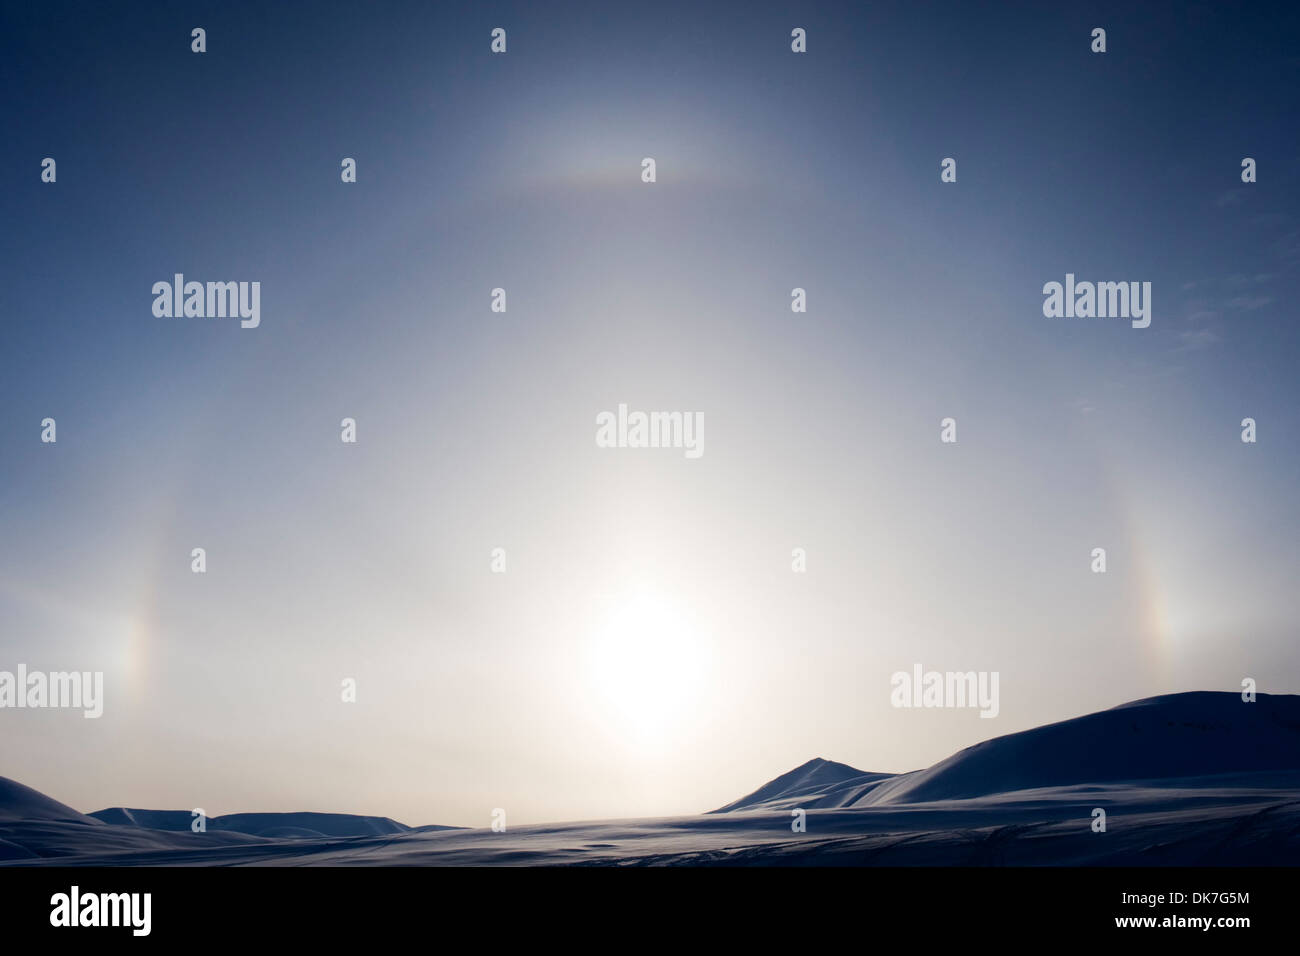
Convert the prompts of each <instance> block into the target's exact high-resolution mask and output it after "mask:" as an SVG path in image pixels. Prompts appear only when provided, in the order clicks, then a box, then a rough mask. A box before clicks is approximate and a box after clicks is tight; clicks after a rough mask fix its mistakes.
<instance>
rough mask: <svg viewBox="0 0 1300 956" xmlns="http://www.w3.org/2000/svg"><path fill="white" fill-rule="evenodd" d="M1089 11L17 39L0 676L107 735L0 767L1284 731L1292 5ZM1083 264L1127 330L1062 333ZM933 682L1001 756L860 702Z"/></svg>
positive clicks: (137, 778)
mask: <svg viewBox="0 0 1300 956" xmlns="http://www.w3.org/2000/svg"><path fill="white" fill-rule="evenodd" d="M1131 6H1132V5H1129V4H1112V5H1096V6H1089V5H1080V4H1071V5H1069V7H1068V8H1064V7H1062V8H1059V9H1058V8H1056V5H1050V6H1049V5H1035V4H1024V5H1021V4H997V5H974V4H961V3H880V4H870V5H867V4H859V3H852V4H850V3H843V4H836V3H816V4H812V3H808V4H798V3H781V4H771V3H755V4H746V5H745V6H744V8H743V11H741V8H740V7H738V6H736V5H731V6H724V5H710V6H709V9H700V5H695V4H680V5H676V4H664V3H656V4H651V5H631V4H608V3H586V4H576V3H548V4H545V5H542V4H523V3H521V4H491V3H483V4H478V3H476V4H416V3H410V4H404V3H384V4H374V5H372V4H336V3H313V4H297V3H294V4H289V3H286V4H275V5H262V4H255V3H240V2H235V3H228V2H223V3H211V4H179V3H177V4H164V5H159V6H158V7H156V8H154V7H148V8H146V6H145V5H128V6H126V7H120V8H114V9H109V8H106V7H103V6H100V5H97V4H85V5H79V4H61V3H51V4H41V5H39V6H28V7H26V8H15V7H14V5H10V6H9V7H7V8H6V9H5V10H4V11H3V13H0V80H2V82H0V116H2V117H3V127H4V130H5V136H4V137H3V140H0V174H2V175H3V178H4V186H3V188H2V189H0V221H3V223H4V228H3V230H0V252H2V253H3V254H2V256H0V262H3V282H0V442H2V445H0V447H2V448H3V456H2V457H0V670H10V671H13V670H14V669H15V668H16V667H17V665H19V664H25V665H26V666H27V668H28V669H29V670H43V671H59V670H79V671H102V672H103V673H104V680H105V691H104V693H105V702H104V713H103V716H102V717H100V718H99V719H93V720H88V719H84V718H83V717H82V716H81V714H80V712H77V711H69V710H58V709H46V710H28V709H24V710H16V709H5V710H0V774H3V775H5V776H9V777H12V778H14V779H17V780H19V781H21V782H23V783H25V784H27V785H29V786H32V787H35V788H36V789H38V790H41V791H43V792H45V793H47V794H49V795H51V796H53V797H55V798H56V799H59V800H61V801H63V802H65V803H68V804H70V805H72V806H75V807H77V808H78V809H81V810H85V811H89V810H94V809H99V808H101V807H105V806H117V805H126V806H134V807H147V808H165V809H181V808H196V807H202V808H203V809H205V810H206V811H207V812H208V813H209V814H219V813H226V812H236V811H272V810H328V811H340V812H354V813H373V814H382V815H388V816H391V817H393V818H395V819H398V820H401V821H403V822H405V823H408V824H413V825H414V824H432V823H438V824H457V825H467V826H485V825H488V824H489V823H490V822H491V814H492V812H493V810H495V809H497V808H501V809H504V810H505V811H506V813H507V814H508V819H509V821H510V822H511V823H528V822H541V821H551V820H578V819H593V818H614V817H632V816H658V815H668V814H677V813H694V812H699V811H703V810H707V809H710V808H713V807H716V806H720V805H722V804H724V803H726V802H729V801H731V800H733V799H735V798H737V797H738V796H740V795H742V794H744V793H747V792H749V791H751V790H753V789H754V788H756V787H757V786H759V785H760V784H761V783H763V782H764V781H766V780H768V779H770V778H772V777H775V776H777V775H778V774H781V773H784V772H785V771H786V770H789V769H790V768H792V767H794V766H795V765H797V764H800V763H802V762H804V761H805V760H808V759H810V758H813V757H818V756H820V757H825V758H827V759H833V760H838V761H842V762H845V763H849V764H852V765H853V766H855V767H858V768H861V769H864V770H871V771H906V770H913V769H918V768H921V767H925V766H928V765H930V764H931V763H933V762H935V761H937V760H940V759H942V758H944V757H946V756H948V755H949V754H951V753H953V752H954V751H956V750H958V749H960V748H962V747H965V746H968V745H970V744H973V743H976V742H977V741H979V740H983V739H988V738H990V737H994V736H998V735H1001V734H1005V733H1012V732H1015V731H1019V730H1024V729H1027V728H1030V727H1033V726H1037V725H1040V724H1043V723H1048V722H1052V721H1056V720H1062V719H1067V718H1070V717H1074V716H1079V715H1082V714H1085V713H1089V712H1092V711H1096V710H1100V709H1105V708H1108V707H1112V706H1115V705H1117V704H1120V703H1123V702H1125V701H1129V700H1134V699H1138V698H1142V697H1149V696H1153V695H1157V694H1164V693H1174V692H1179V691H1187V690H1225V691H1239V690H1240V688H1241V681H1242V680H1243V679H1244V678H1247V677H1251V678H1254V679H1256V680H1257V681H1258V682H1259V690H1260V691H1263V692H1270V693H1300V655H1297V652H1296V639H1297V632H1296V620H1297V609H1298V604H1300V597H1297V593H1296V588H1295V582H1296V580H1297V577H1298V576H1300V574H1298V572H1300V551H1297V549H1296V547H1295V542H1296V539H1297V532H1298V531H1300V504H1298V503H1297V498H1296V494H1295V489H1296V488H1297V486H1298V482H1297V479H1298V478H1300V444H1298V426H1300V420H1298V419H1300V413H1298V411H1297V409H1298V408H1300V402H1298V399H1300V385H1298V384H1297V375H1296V359H1297V357H1298V356H1300V332H1297V328H1296V324H1295V321H1294V310H1293V308H1291V307H1290V306H1288V303H1291V302H1294V301H1295V294H1296V291H1297V284H1298V282H1297V279H1298V278H1300V269H1298V266H1300V201H1298V200H1300V195H1298V187H1297V170H1298V168H1300V167H1298V165H1297V160H1298V159H1300V156H1298V152H1300V150H1298V149H1297V136H1296V130H1297V129H1300V123H1298V121H1300V115H1298V110H1297V105H1298V100H1300V93H1298V92H1297V89H1298V88H1297V84H1296V83H1295V77H1296V76H1297V75H1300V74H1298V73H1297V68H1298V67H1300V53H1297V52H1296V51H1297V50H1300V43H1298V42H1297V41H1298V39H1300V38H1298V37H1297V32H1298V31H1297V26H1298V23H1300V16H1298V15H1297V13H1296V11H1294V10H1290V11H1288V10H1286V9H1285V7H1284V5H1278V6H1277V8H1276V9H1273V8H1270V7H1269V6H1268V5H1251V6H1250V7H1249V8H1238V7H1235V6H1223V5H1219V6H1216V5H1210V4H1197V3H1189V4H1143V5H1141V8H1140V9H1136V10H1135V9H1132V8H1131ZM194 27H203V28H204V29H205V30H206V42H207V50H206V52H204V53H202V54H197V53H193V52H191V48H190V44H191V33H190V31H191V30H192V29H193V28H194ZM496 27H501V28H503V29H505V30H506V34H507V51H506V53H505V54H493V53H492V52H491V50H490V44H491V35H490V34H491V31H492V30H493V28H496ZM795 27H801V28H803V29H805V30H806V31H807V52H806V53H802V54H796V53H793V52H792V51H791V47H790V44H791V36H790V34H791V30H792V29H794V28H795ZM1094 27H1103V28H1104V29H1105V30H1106V31H1107V50H1106V52H1105V53H1101V54H1098V53H1093V52H1091V50H1090V44H1091V42H1092V41H1091V33H1092V30H1093V28H1094ZM45 157H51V158H54V159H55V160H56V163H57V179H56V181H55V182H53V183H48V182H42V179H41V161H42V160H43V159H44V158H45ZM344 157H351V158H353V159H355V160H356V164H357V181H356V182H355V183H344V182H342V181H341V176H340V164H341V162H342V160H343V158H344ZM646 157H651V158H653V159H654V160H655V163H656V181H655V182H653V183H646V182H643V181H642V176H641V173H642V160H643V158H646ZM948 157H951V158H953V159H955V160H956V171H957V179H956V181H955V182H942V181H941V179H940V163H941V161H942V160H943V159H945V158H948ZM1244 157H1251V158H1254V159H1255V160H1256V163H1257V171H1258V172H1257V175H1258V179H1257V181H1256V182H1254V183H1249V184H1247V183H1243V182H1242V181H1241V163H1242V159H1243V158H1244ZM176 273H183V274H184V275H185V276H186V277H187V279H190V280H198V281H257V282H260V289H261V316H260V318H261V321H260V325H259V326H258V327H257V328H241V326H240V323H239V321H238V320H236V319H230V318H211V319H209V318H196V317H179V318H176V317H173V318H160V317H157V316H155V315H154V312H153V308H152V306H153V302H154V295H153V294H152V292H151V289H152V287H153V285H154V283H156V282H159V281H170V280H171V279H172V277H173V275H174V274H176ZM1067 273H1070V274H1074V275H1075V276H1076V277H1077V279H1078V280H1079V281H1085V280H1087V281H1140V282H1150V283H1151V288H1152V293H1151V305H1152V321H1151V325H1150V327H1149V328H1145V329H1135V328H1133V327H1131V325H1130V323H1129V322H1128V321H1127V320H1124V319H1115V318H1104V319H1102V318H1092V319H1084V318H1048V317H1046V316H1045V315H1044V312H1043V301H1044V293H1043V286H1044V284H1045V283H1048V282H1052V281H1056V282H1064V281H1065V276H1066V274H1067ZM494 288H503V289H505V290H506V294H507V309H506V311H505V312H494V311H492V309H491V307H490V304H491V291H492V290H493V289H494ZM795 288H802V289H804V290H805V291H806V296H807V311H806V312H803V313H796V312H793V311H792V309H791V290H792V289H795ZM620 404H626V405H627V406H628V407H629V408H631V409H642V410H647V411H648V410H664V411H680V412H683V413H699V414H701V415H702V416H703V420H704V422H705V429H704V433H703V434H704V441H703V454H702V455H701V456H700V457H698V458H688V457H687V456H685V455H684V454H683V453H682V451H681V450H680V449H637V448H602V447H599V446H598V445H597V443H596V441H595V432H596V429H595V422H596V416H597V415H598V414H599V413H601V412H602V411H610V410H615V409H617V407H618V406H619V405H620ZM47 417H52V418H54V419H55V420H56V422H57V441H56V442H54V443H47V442H42V441H41V431H42V426H41V422H42V420H43V419H45V418H47ZM949 417H951V418H953V419H954V420H955V421H956V423H957V424H956V427H957V441H956V442H955V443H945V442H941V440H940V422H941V421H942V420H943V419H945V418H949ZM1246 417H1250V418H1253V419H1255V421H1256V423H1257V441H1256V442H1254V443H1244V442H1243V441H1242V440H1241V432H1242V426H1241V421H1242V419H1243V418H1246ZM344 418H353V419H354V420H355V422H356V428H357V441H356V442H355V443H345V442H343V441H341V439H340V432H341V428H340V422H341V421H342V419H344ZM197 547H201V548H203V549H205V552H206V561H207V565H206V571H205V572H204V573H202V574H196V573H193V572H192V570H191V552H192V549H194V548H197ZM1097 547H1103V548H1105V549H1106V555H1107V570H1106V572H1105V573H1104V574H1097V573H1094V572H1093V571H1092V560H1093V559H1092V551H1093V549H1094V548H1097ZM496 548H502V549H504V551H505V555H506V558H505V560H506V565H505V567H506V570H505V572H504V573H495V572H494V571H493V570H492V552H493V549H496ZM796 548H801V549H804V552H805V554H806V571H805V572H803V573H798V572H795V571H794V570H793V569H792V552H793V550H794V549H796ZM916 664H920V665H922V666H923V667H924V668H925V669H926V670H937V671H963V672H964V671H987V672H996V673H998V674H999V675H1000V684H999V686H1000V706H999V712H998V715H997V716H996V717H995V718H992V719H984V718H981V717H980V716H979V715H978V712H976V711H974V710H971V709H905V708H896V707H894V706H892V705H891V689H892V688H891V684H890V677H891V675H892V674H894V673H895V672H897V671H911V669H912V668H913V666H914V665H916ZM345 679H352V680H355V681H356V700H355V702H345V701H343V700H342V694H341V690H340V688H341V685H342V682H343V681H344V680H345ZM1099 746H1104V742H1099Z"/></svg>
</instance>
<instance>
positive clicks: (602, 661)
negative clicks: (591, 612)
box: [591, 589, 709, 746]
mask: <svg viewBox="0 0 1300 956" xmlns="http://www.w3.org/2000/svg"><path fill="white" fill-rule="evenodd" d="M707 650H708V649H707V646H706V644H705V640H704V635H702V634H700V633H699V632H698V627H697V624H696V622H695V620H694V619H693V617H692V615H690V614H689V613H687V612H686V610H685V609H683V608H682V607H680V606H679V605H676V604H674V603H673V602H672V601H670V600H668V599H667V598H665V597H664V596H663V595H661V594H658V593H655V592H653V591H649V590H645V589H641V590H638V591H636V592H634V593H632V594H629V595H623V596H621V597H619V598H617V599H616V600H613V601H611V602H610V603H609V604H608V605H607V606H606V607H605V608H604V609H603V612H602V614H601V615H600V617H599V619H598V621H597V626H596V629H595V633H594V635H593V639H592V646H591V679H592V684H593V687H594V689H595V691H596V693H597V697H598V700H599V703H600V705H601V710H602V713H603V715H604V716H605V718H606V719H608V720H610V721H611V723H612V725H613V726H612V729H615V730H616V731H617V732H618V733H620V734H621V735H625V736H628V737H631V738H633V739H634V740H635V741H636V742H637V743H638V744H640V745H642V746H647V745H651V744H656V743H657V744H666V743H669V742H670V741H671V740H672V738H674V737H676V736H677V735H678V734H679V733H681V732H685V731H688V730H689V726H690V723H691V718H692V715H693V714H694V713H695V712H696V710H697V709H698V707H699V705H700V703H701V699H702V695H703V694H704V693H705V690H706V687H705V685H706V678H707V676H708V675H707V672H708V670H709V667H708V663H709V662H708V653H707Z"/></svg>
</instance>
